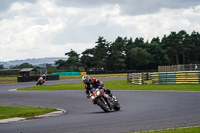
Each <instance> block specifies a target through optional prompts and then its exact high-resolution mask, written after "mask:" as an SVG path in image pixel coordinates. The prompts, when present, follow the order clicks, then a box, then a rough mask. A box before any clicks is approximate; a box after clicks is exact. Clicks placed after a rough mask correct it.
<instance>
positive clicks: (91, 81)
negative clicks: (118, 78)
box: [82, 75, 113, 98]
mask: <svg viewBox="0 0 200 133" xmlns="http://www.w3.org/2000/svg"><path fill="white" fill-rule="evenodd" d="M82 81H83V83H84V84H85V89H86V95H87V98H90V93H91V90H92V89H93V88H95V89H97V88H99V89H104V92H105V93H106V94H108V95H110V97H111V98H112V97H113V95H112V94H111V91H110V90H109V89H107V88H105V87H104V86H103V84H102V83H103V82H102V81H101V80H98V79H95V78H90V77H89V76H88V75H84V76H83V77H82Z"/></svg>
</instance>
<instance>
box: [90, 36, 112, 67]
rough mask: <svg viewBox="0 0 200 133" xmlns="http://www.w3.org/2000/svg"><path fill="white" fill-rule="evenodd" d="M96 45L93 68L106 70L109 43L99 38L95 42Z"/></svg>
mask: <svg viewBox="0 0 200 133" xmlns="http://www.w3.org/2000/svg"><path fill="white" fill-rule="evenodd" d="M95 43H96V44H97V45H96V46H95V48H94V51H93V52H94V53H93V55H94V60H93V61H94V64H95V67H98V68H103V69H104V70H105V69H106V64H107V60H108V50H109V43H108V42H107V41H106V39H104V38H103V37H99V38H98V41H97V42H95Z"/></svg>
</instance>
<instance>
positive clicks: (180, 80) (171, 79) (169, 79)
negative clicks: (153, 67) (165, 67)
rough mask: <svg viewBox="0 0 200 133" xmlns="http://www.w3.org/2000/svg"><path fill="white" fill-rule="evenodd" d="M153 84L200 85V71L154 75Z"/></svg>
mask: <svg viewBox="0 0 200 133" xmlns="http://www.w3.org/2000/svg"><path fill="white" fill-rule="evenodd" d="M151 76H152V83H153V84H199V83H200V71H177V72H156V73H152V74H151Z"/></svg>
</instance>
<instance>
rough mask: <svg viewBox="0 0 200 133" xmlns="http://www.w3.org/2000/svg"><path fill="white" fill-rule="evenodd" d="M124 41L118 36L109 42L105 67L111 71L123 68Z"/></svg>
mask: <svg viewBox="0 0 200 133" xmlns="http://www.w3.org/2000/svg"><path fill="white" fill-rule="evenodd" d="M124 49H125V41H124V39H123V38H121V37H118V38H117V39H116V40H115V42H113V43H111V45H110V48H109V51H108V64H107V68H108V70H111V71H121V70H125V67H126V65H125V51H124Z"/></svg>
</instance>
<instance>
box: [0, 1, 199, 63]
mask: <svg viewBox="0 0 200 133" xmlns="http://www.w3.org/2000/svg"><path fill="white" fill-rule="evenodd" d="M130 6H131V5H130ZM0 18H1V19H0V25H1V26H0V50H1V52H0V61H5V60H14V59H26V58H39V57H56V56H64V53H66V52H69V51H70V49H73V50H75V51H77V52H78V53H79V54H80V53H81V52H83V51H84V50H86V48H92V47H94V46H95V45H96V44H95V42H96V41H97V39H98V36H103V37H104V38H105V39H106V40H107V41H114V39H116V37H117V36H122V37H126V36H127V37H133V39H134V38H136V37H143V38H144V39H151V38H152V37H157V36H159V37H162V36H163V35H164V34H169V33H170V32H171V31H179V30H182V29H183V30H186V31H187V32H188V33H190V32H192V31H193V30H195V31H199V30H200V25H199V21H200V20H199V18H200V5H199V6H198V5H197V6H195V7H190V8H187V9H186V8H182V9H168V8H162V9H160V10H159V11H158V12H156V13H152V14H144V15H135V16H130V15H129V16H128V15H124V14H121V5H119V4H113V5H112V4H107V5H101V6H94V7H89V8H84V7H79V8H78V7H65V6H62V7H61V6H57V5H56V4H55V3H54V1H50V0H39V1H37V2H36V3H26V2H15V3H13V4H12V5H11V7H10V8H9V10H6V11H4V12H0Z"/></svg>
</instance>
